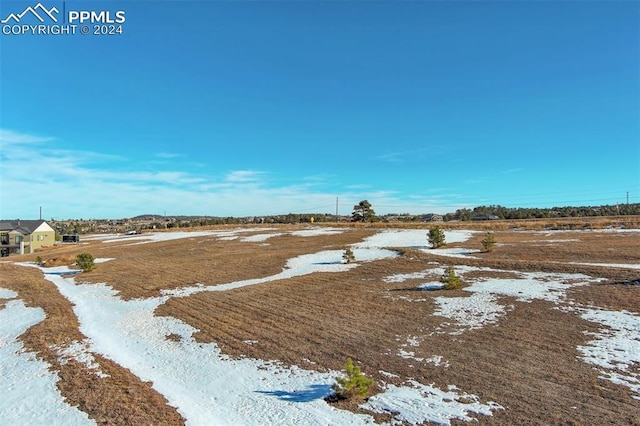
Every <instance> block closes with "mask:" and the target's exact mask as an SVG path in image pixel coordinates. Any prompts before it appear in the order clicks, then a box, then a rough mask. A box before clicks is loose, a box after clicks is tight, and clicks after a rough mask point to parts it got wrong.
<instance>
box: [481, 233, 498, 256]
mask: <svg viewBox="0 0 640 426" xmlns="http://www.w3.org/2000/svg"><path fill="white" fill-rule="evenodd" d="M481 242H482V247H484V251H486V252H490V251H493V246H495V245H496V237H495V236H494V235H493V232H487V236H486V237H484V240H482V241H481Z"/></svg>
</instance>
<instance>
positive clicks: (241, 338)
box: [0, 218, 640, 425]
mask: <svg viewBox="0 0 640 426" xmlns="http://www.w3.org/2000/svg"><path fill="white" fill-rule="evenodd" d="M628 220H635V221H636V222H635V223H636V224H637V223H638V218H631V219H628ZM533 222H534V221H524V222H509V223H508V224H507V223H503V222H500V223H497V222H496V223H489V222H483V223H476V224H470V223H464V224H451V223H441V224H439V225H440V226H441V227H443V228H444V229H447V228H458V227H459V228H461V229H469V228H471V227H476V228H477V229H479V230H483V231H488V230H491V231H492V232H494V234H495V237H496V241H497V244H496V247H495V250H494V251H493V252H490V253H475V254H474V256H473V258H465V257H455V258H454V257H444V256H441V255H438V254H437V250H430V251H424V250H417V249H407V248H402V249H398V251H399V252H400V255H399V256H397V257H394V258H389V259H384V260H379V261H374V262H362V263H361V264H359V266H358V267H356V268H353V269H351V270H349V271H347V272H339V273H314V274H310V275H304V276H299V277H294V278H289V279H283V280H279V281H271V282H267V283H263V284H260V285H255V286H248V287H243V288H238V289H234V290H229V291H223V292H201V293H197V294H194V295H191V296H188V297H181V298H170V299H169V300H168V301H167V302H166V303H165V304H163V305H161V306H160V307H159V308H158V309H157V310H156V312H155V314H156V315H158V316H171V317H175V318H178V319H180V320H182V321H184V322H185V323H187V324H189V325H191V326H193V327H195V328H196V329H198V330H199V331H198V332H197V333H196V334H195V335H194V337H195V338H196V339H197V340H198V341H200V342H215V343H216V344H217V345H218V346H219V347H220V348H221V350H222V351H223V353H225V354H227V355H229V356H232V357H248V358H256V359H264V360H278V361H280V362H282V363H283V364H285V365H298V366H300V367H302V368H305V369H313V370H318V371H327V370H340V369H341V368H342V365H343V363H344V360H345V359H346V358H347V357H352V358H354V359H355V360H357V361H358V363H359V364H360V365H361V366H362V368H363V371H364V372H365V373H366V374H367V375H368V376H370V377H372V378H374V379H375V380H376V382H377V383H382V382H384V383H395V384H400V383H402V382H405V381H406V380H409V379H413V380H416V381H418V382H421V383H425V384H431V383H434V384H435V385H436V386H438V387H440V388H443V389H444V388H446V387H447V385H450V384H455V385H456V386H458V387H459V388H461V389H464V390H465V391H466V392H468V393H472V394H475V395H478V397H479V398H480V400H482V401H489V400H491V401H496V402H498V403H499V404H501V405H502V406H503V407H504V408H505V409H504V410H499V411H495V412H494V414H493V416H491V417H487V416H482V415H474V417H476V418H477V420H478V422H479V423H480V424H501V425H502V424H536V425H538V424H557V425H561V424H562V425H564V424H573V425H602V424H621V425H623V424H624V425H626V424H632V425H634V424H635V425H640V400H637V399H634V398H633V397H632V396H633V395H632V393H631V391H630V390H629V389H628V388H626V387H624V386H620V385H616V384H613V383H611V382H609V381H606V380H602V379H599V377H598V376H599V372H598V371H597V370H595V369H594V368H593V366H592V365H590V364H587V363H585V362H583V361H582V360H581V359H580V354H579V352H578V349H577V347H578V346H580V345H584V344H586V343H587V341H588V340H589V339H590V337H589V335H588V334H587V333H589V332H595V331H597V330H598V328H599V327H598V326H597V324H594V323H592V322H589V321H586V320H583V319H581V318H580V316H578V315H576V314H575V313H571V312H566V311H565V310H562V309H557V307H558V306H557V304H556V303H552V302H548V301H543V300H533V301H531V302H521V301H518V300H516V299H515V298H508V297H507V298H500V300H499V302H500V303H501V304H504V305H505V306H509V310H508V312H507V314H506V318H505V319H503V320H501V321H500V322H498V323H497V324H490V325H486V326H484V327H482V328H480V329H477V330H470V331H465V332H464V333H461V334H458V335H452V334H449V333H447V332H446V331H451V330H455V326H452V325H451V324H450V323H451V321H450V320H448V319H446V318H443V317H441V316H437V315H434V310H435V302H434V298H436V297H443V296H444V297H465V296H467V295H468V293H467V292H465V291H464V289H462V290H453V291H444V290H439V291H430V292H427V291H416V286H417V285H418V284H419V282H424V279H423V280H406V281H403V282H389V281H388V280H385V279H384V278H385V277H388V276H391V275H394V274H401V273H402V274H409V273H415V272H424V271H426V270H429V269H434V270H435V268H438V267H442V266H448V265H454V266H456V265H458V266H459V265H469V266H478V267H489V268H492V270H482V269H480V270H475V271H473V272H472V273H471V274H470V275H469V276H468V278H487V279H488V278H495V277H503V278H508V277H510V276H511V275H513V274H514V271H523V272H535V271H545V272H567V273H582V274H586V275H589V276H592V277H596V278H602V281H600V282H599V283H597V284H590V285H586V286H579V287H572V288H571V290H569V292H568V294H567V299H568V300H571V301H573V302H575V303H580V304H582V305H586V306H588V305H593V306H597V307H600V308H604V309H610V310H627V311H630V312H635V313H636V314H638V313H639V312H640V285H629V284H628V283H627V281H631V280H638V279H640V270H639V269H633V268H624V267H610V266H602V265H594V264H598V263H601V264H636V265H638V264H640V232H607V231H599V230H591V231H583V230H576V229H574V230H559V231H549V230H548V229H549V228H551V227H554V228H560V229H566V228H568V227H573V228H577V229H582V228H584V223H586V222H587V220H586V219H584V218H580V219H575V220H574V221H572V222H569V221H567V223H572V224H573V225H571V226H569V225H567V223H556V222H554V223H551V222H549V221H539V222H536V223H535V225H534V224H532V223H533ZM591 224H592V228H606V227H607V226H608V225H612V224H613V225H619V223H618V222H615V221H613V222H611V221H610V222H608V223H605V222H602V219H599V221H595V220H594V221H593V222H591ZM628 224H630V222H628ZM382 226H383V225H382V224H377V225H376V226H357V227H354V226H344V229H343V232H341V233H338V234H334V235H317V236H308V237H304V236H294V235H291V234H289V233H287V231H290V230H292V229H304V227H303V226H302V225H300V226H282V227H269V229H271V230H270V231H266V230H265V231H260V230H258V229H255V230H253V231H251V232H247V233H246V234H243V236H245V235H251V234H260V233H264V232H272V233H282V234H281V235H277V236H273V237H271V238H269V239H268V240H267V241H266V242H261V241H256V242H247V241H241V240H240V239H235V240H223V239H218V238H215V237H211V236H204V237H196V238H184V239H178V240H172V241H163V242H154V243H148V244H138V245H133V244H131V241H122V242H109V243H105V242H101V241H99V240H95V241H90V242H87V243H82V244H79V245H61V246H56V247H55V248H51V249H48V250H45V251H42V252H40V253H37V254H36V255H39V256H40V257H41V258H42V259H43V260H44V261H47V262H48V263H49V264H71V263H72V262H73V259H74V258H75V256H76V255H77V254H78V253H81V252H89V253H91V254H92V255H93V256H94V257H96V258H113V260H111V261H109V262H105V263H100V264H98V265H97V267H96V269H95V270H94V271H92V272H88V273H82V274H79V275H78V276H76V282H87V283H107V284H108V285H109V286H111V287H113V288H114V289H115V290H117V291H118V292H119V295H120V297H122V298H124V299H132V298H141V297H150V296H156V295H158V294H159V292H160V291H161V290H165V289H174V288H178V287H184V286H187V285H193V284H197V283H201V284H205V285H217V284H224V283H229V282H233V281H238V280H244V279H250V278H261V277H266V276H269V275H274V274H277V273H278V272H280V271H282V269H283V267H284V266H285V263H286V261H287V260H288V259H290V258H292V257H294V256H298V255H301V254H308V253H315V252H318V251H321V250H328V249H341V248H343V247H345V246H347V245H349V244H353V243H357V242H359V241H362V240H363V239H364V238H366V237H368V236H370V235H372V234H373V233H375V232H377V231H378V230H379V228H380V227H382ZM386 226H389V225H386ZM429 226H431V225H430V224H411V225H406V224H405V225H402V227H407V228H418V227H420V228H423V229H425V245H426V229H427V228H428V227H429ZM224 229H232V228H224ZM143 237H144V236H141V237H138V238H143ZM483 237H484V233H482V232H479V233H477V234H475V235H474V237H473V238H471V239H470V240H468V241H466V242H464V243H459V244H451V245H449V247H463V248H468V249H474V250H479V249H481V248H482V246H481V243H480V240H481V239H482V238H483ZM36 255H30V256H16V257H12V258H10V259H8V260H9V261H11V262H14V261H33V260H34V259H35V257H36ZM3 260H6V259H3ZM0 271H2V273H1V275H0V288H6V289H10V290H13V291H16V292H17V293H18V295H19V296H18V297H19V298H21V299H23V300H24V301H25V303H26V304H27V305H28V306H38V307H41V308H43V309H44V311H45V313H46V320H45V321H43V322H41V323H39V324H37V325H36V326H33V327H31V328H30V329H29V330H28V331H27V332H26V333H25V334H24V335H23V336H21V340H22V341H23V342H24V344H25V347H26V348H27V350H29V351H33V352H36V353H37V354H38V356H39V357H41V358H42V359H44V360H46V361H47V362H48V363H49V364H51V366H52V367H51V368H52V369H54V370H57V371H59V373H58V374H59V376H60V378H61V380H59V381H58V387H59V389H60V391H61V393H62V394H63V395H64V396H65V397H66V398H67V399H68V402H69V403H71V404H72V405H78V406H79V407H80V409H81V410H83V411H85V412H87V413H89V415H90V417H91V418H93V419H95V420H96V421H97V422H98V423H99V424H136V425H137V424H181V423H183V422H184V419H183V418H182V417H181V416H180V415H179V414H178V413H177V412H176V410H175V409H174V408H173V407H170V406H168V405H167V403H166V400H165V399H164V397H163V396H162V395H160V394H158V393H157V392H156V391H155V390H154V389H153V388H152V387H151V384H150V383H146V382H142V381H140V380H139V379H138V378H137V377H136V376H134V375H133V374H132V373H131V372H129V371H128V370H126V369H124V368H122V367H120V366H119V365H117V364H115V363H114V362H112V361H110V360H108V359H106V358H103V357H100V356H96V361H97V362H98V363H99V365H100V368H101V370H102V371H105V372H108V374H109V375H110V377H109V378H106V379H105V378H100V377H97V376H96V375H91V374H87V373H86V371H84V370H83V368H82V366H81V365H78V364H74V363H73V362H71V363H67V364H64V365H62V364H61V363H60V361H59V360H58V359H57V356H56V354H55V353H54V350H53V349H52V346H54V345H60V344H69V343H71V342H72V341H79V340H82V339H83V336H82V334H81V332H80V330H79V328H78V320H77V318H76V317H75V315H74V312H73V310H72V306H71V304H70V302H69V301H68V300H67V299H65V298H64V297H63V296H62V295H61V294H60V293H59V292H58V290H57V289H56V287H55V286H54V285H53V284H52V283H51V282H49V281H47V280H45V279H44V278H43V275H42V273H41V272H40V271H39V270H37V269H35V268H29V267H23V266H18V265H15V264H13V263H7V262H2V263H0ZM433 276H434V278H435V279H436V280H437V274H436V273H435V272H434V275H433ZM1 307H2V305H0V308H1ZM443 331H444V332H443ZM416 337H417V338H418V340H419V345H416V346H411V347H410V348H409V347H407V341H408V340H409V339H415V338H416ZM248 342H249V343H248ZM401 350H410V351H411V352H413V356H412V357H402V356H400V355H399V352H400V351H401ZM436 354H437V355H440V356H442V358H443V359H445V360H447V365H446V366H443V365H434V363H430V362H424V361H419V359H423V360H424V359H429V358H430V357H433V356H434V355H436ZM639 367H640V366H636V369H635V371H636V372H638V373H640V368H639ZM381 372H387V373H392V374H394V375H396V377H390V376H389V375H388V374H384V375H383V374H382V373H381ZM337 406H338V407H339V408H343V409H349V410H353V411H358V410H360V409H359V408H358V405H357V404H355V403H350V402H340V403H338V405H337ZM376 419H377V420H378V421H385V420H389V417H388V416H384V415H377V417H376ZM452 423H453V424H457V423H458V421H456V420H454V421H452ZM459 423H460V424H462V422H459Z"/></svg>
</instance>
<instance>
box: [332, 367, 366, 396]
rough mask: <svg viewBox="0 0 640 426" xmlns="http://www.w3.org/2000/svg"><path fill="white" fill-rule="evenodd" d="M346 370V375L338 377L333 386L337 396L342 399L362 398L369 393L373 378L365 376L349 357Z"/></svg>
mask: <svg viewBox="0 0 640 426" xmlns="http://www.w3.org/2000/svg"><path fill="white" fill-rule="evenodd" d="M344 370H345V373H346V377H338V378H337V379H336V383H335V384H334V385H333V386H332V388H331V389H333V391H334V392H335V393H336V396H337V397H338V398H340V399H349V398H362V397H364V396H365V395H367V393H369V390H370V389H371V387H372V386H373V379H370V378H368V377H367V376H365V375H364V374H363V373H362V371H360V367H358V366H357V365H355V364H354V363H353V360H352V359H351V358H347V362H346V363H345V364H344Z"/></svg>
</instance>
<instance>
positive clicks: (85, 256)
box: [76, 253, 96, 272]
mask: <svg viewBox="0 0 640 426" xmlns="http://www.w3.org/2000/svg"><path fill="white" fill-rule="evenodd" d="M93 260H94V259H93V256H92V255H91V254H90V253H80V254H79V255H77V256H76V265H77V266H78V268H80V269H82V272H89V271H93V269H94V268H95V267H96V266H95V265H94V263H93Z"/></svg>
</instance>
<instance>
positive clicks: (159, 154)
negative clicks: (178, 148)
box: [154, 152, 184, 160]
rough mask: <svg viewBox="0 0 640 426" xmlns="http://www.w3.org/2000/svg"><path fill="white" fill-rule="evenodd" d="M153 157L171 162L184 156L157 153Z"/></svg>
mask: <svg viewBox="0 0 640 426" xmlns="http://www.w3.org/2000/svg"><path fill="white" fill-rule="evenodd" d="M154 156H155V157H157V158H161V159H163V160H173V159H174V158H180V157H184V154H175V153H172V152H157V153H156V154H154Z"/></svg>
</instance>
